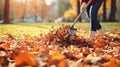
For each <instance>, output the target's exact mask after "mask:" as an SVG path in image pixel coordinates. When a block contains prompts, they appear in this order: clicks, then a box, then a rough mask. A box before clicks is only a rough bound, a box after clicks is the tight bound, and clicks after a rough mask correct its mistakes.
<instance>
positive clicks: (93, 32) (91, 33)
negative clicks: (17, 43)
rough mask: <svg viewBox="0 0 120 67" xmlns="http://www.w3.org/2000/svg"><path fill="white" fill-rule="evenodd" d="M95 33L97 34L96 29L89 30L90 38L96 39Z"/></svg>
mask: <svg viewBox="0 0 120 67" xmlns="http://www.w3.org/2000/svg"><path fill="white" fill-rule="evenodd" d="M95 34H96V32H95V31H90V32H89V38H91V39H94V38H95Z"/></svg>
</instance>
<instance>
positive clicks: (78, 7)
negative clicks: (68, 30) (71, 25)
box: [77, 0, 81, 21]
mask: <svg viewBox="0 0 120 67" xmlns="http://www.w3.org/2000/svg"><path fill="white" fill-rule="evenodd" d="M79 13H80V0H77V15H78V14H79ZM79 21H81V19H79Z"/></svg>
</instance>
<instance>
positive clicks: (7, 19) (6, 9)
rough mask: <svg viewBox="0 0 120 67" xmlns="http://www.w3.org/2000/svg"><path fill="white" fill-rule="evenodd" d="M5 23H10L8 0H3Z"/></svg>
mask: <svg viewBox="0 0 120 67" xmlns="http://www.w3.org/2000/svg"><path fill="white" fill-rule="evenodd" d="M3 23H5V24H9V23H10V19H9V0H5V5H4V22H3Z"/></svg>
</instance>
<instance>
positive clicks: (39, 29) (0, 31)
mask: <svg viewBox="0 0 120 67" xmlns="http://www.w3.org/2000/svg"><path fill="white" fill-rule="evenodd" d="M63 24H64V25H70V24H71V23H52V22H51V23H47V22H46V23H28V22H26V23H14V24H0V36H4V35H5V34H6V33H10V34H12V35H15V36H17V37H21V36H23V35H24V34H29V35H39V34H40V33H43V34H46V33H47V32H49V31H50V30H51V29H52V28H51V27H54V29H57V28H58V27H60V26H62V25H63ZM101 24H102V26H103V27H104V29H105V30H106V31H110V30H112V29H113V28H117V29H118V31H120V23H119V22H113V23H110V22H106V23H101ZM75 27H76V28H78V31H79V30H84V31H86V32H88V31H89V23H77V24H76V25H75ZM79 34H80V32H79ZM81 34H82V33H81Z"/></svg>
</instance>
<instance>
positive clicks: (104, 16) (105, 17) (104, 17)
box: [103, 0, 107, 22]
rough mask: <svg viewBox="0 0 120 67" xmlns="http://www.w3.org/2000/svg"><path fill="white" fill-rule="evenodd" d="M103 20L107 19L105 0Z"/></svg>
mask: <svg viewBox="0 0 120 67" xmlns="http://www.w3.org/2000/svg"><path fill="white" fill-rule="evenodd" d="M103 21H104V22H105V21H107V16H106V0H104V3H103Z"/></svg>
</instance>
